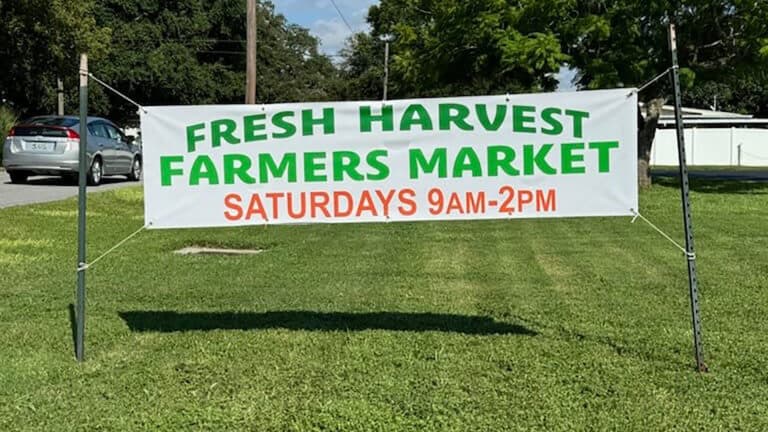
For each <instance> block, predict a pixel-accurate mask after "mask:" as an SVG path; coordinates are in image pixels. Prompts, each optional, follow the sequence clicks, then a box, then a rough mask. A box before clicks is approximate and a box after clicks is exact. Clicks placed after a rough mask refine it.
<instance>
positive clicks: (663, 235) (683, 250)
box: [629, 209, 696, 261]
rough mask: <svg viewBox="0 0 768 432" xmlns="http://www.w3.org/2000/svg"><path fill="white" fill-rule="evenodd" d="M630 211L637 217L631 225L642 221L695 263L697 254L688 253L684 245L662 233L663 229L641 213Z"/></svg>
mask: <svg viewBox="0 0 768 432" xmlns="http://www.w3.org/2000/svg"><path fill="white" fill-rule="evenodd" d="M629 211H630V212H632V214H633V215H635V217H633V218H632V221H631V222H630V223H635V221H636V220H637V219H638V218H640V219H642V220H643V221H644V222H645V223H647V224H648V225H649V226H650V227H651V228H653V229H654V230H656V232H657V233H659V234H661V235H662V237H664V238H665V239H667V240H669V242H670V243H672V244H673V245H675V247H677V248H678V249H680V250H681V251H682V252H683V254H685V256H686V257H687V258H688V261H695V260H696V253H695V252H688V250H687V249H685V248H684V247H683V246H682V245H680V243H678V242H676V241H675V240H674V239H673V238H672V237H670V236H669V235H667V233H665V232H664V231H662V230H661V228H659V227H657V226H656V225H654V224H653V222H651V221H649V220H648V219H647V218H646V217H645V216H643V215H641V214H640V213H639V212H637V211H635V209H629Z"/></svg>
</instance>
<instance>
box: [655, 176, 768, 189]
mask: <svg viewBox="0 0 768 432" xmlns="http://www.w3.org/2000/svg"><path fill="white" fill-rule="evenodd" d="M651 176H652V177H653V183H654V184H657V185H660V186H664V187H672V188H676V189H679V188H680V180H678V175H677V173H671V172H653V173H652V175H651ZM689 178H690V187H691V190H692V191H694V192H700V193H715V194H768V175H754V176H753V175H752V174H750V173H747V174H739V173H717V172H711V173H690V174H689Z"/></svg>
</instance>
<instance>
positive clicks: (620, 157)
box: [141, 89, 638, 228]
mask: <svg viewBox="0 0 768 432" xmlns="http://www.w3.org/2000/svg"><path fill="white" fill-rule="evenodd" d="M146 110H147V112H142V114H141V132H142V140H143V143H144V165H145V170H144V173H145V178H144V191H145V194H144V196H145V206H146V208H145V217H146V221H147V223H148V224H150V227H151V228H184V227H226V226H238V225H263V224H288V223H343V222H389V221H391V222H395V221H424V220H466V219H507V218H541V217H575V216H631V215H632V211H631V209H637V199H638V198H637V196H638V193H637V97H636V95H635V94H634V93H631V89H618V90H600V91H584V92H572V93H545V94H525V95H501V96H481V97H455V98H439V99H412V100H394V101H387V102H381V101H378V102H336V103H296V104H276V105H225V106H166V107H147V108H146Z"/></svg>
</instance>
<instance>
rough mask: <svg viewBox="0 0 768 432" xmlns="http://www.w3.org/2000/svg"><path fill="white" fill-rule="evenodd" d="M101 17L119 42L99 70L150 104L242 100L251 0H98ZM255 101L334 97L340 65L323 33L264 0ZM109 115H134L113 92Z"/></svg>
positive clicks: (261, 3) (260, 16)
mask: <svg viewBox="0 0 768 432" xmlns="http://www.w3.org/2000/svg"><path fill="white" fill-rule="evenodd" d="M99 3H100V7H99V9H98V11H97V21H98V22H99V24H100V25H102V26H105V27H109V28H112V29H113V33H114V43H113V45H112V50H111V51H110V55H109V58H108V59H107V61H106V62H104V63H102V64H99V65H97V66H95V68H96V71H97V72H96V73H97V74H98V75H100V76H103V77H104V78H105V79H107V80H109V81H110V82H112V83H113V84H114V85H116V86H117V87H118V88H120V89H121V90H122V91H123V92H125V93H127V94H132V95H136V99H138V100H139V101H140V102H141V103H143V104H145V105H152V104H155V105H168V104H227V103H242V102H243V99H244V94H243V90H244V88H245V70H246V63H245V59H246V56H245V48H246V43H245V36H246V15H245V5H244V2H243V1H240V0H216V1H203V0H190V1H186V2H165V1H160V0H99ZM258 17H259V22H258V49H257V64H258V69H257V74H258V76H257V102H259V103H274V102H293V101H300V100H307V101H314V100H328V99H335V97H336V91H337V87H336V86H337V81H336V79H337V76H336V75H337V73H336V70H335V69H334V67H333V65H332V63H331V62H330V60H329V59H328V58H327V57H326V56H323V55H321V54H320V53H319V51H318V41H317V39H316V38H314V37H312V36H311V35H310V34H309V32H308V31H307V30H306V29H304V28H301V27H298V26H295V25H291V24H289V23H288V22H287V21H286V20H285V17H283V16H282V15H279V14H276V13H275V11H274V6H273V4H272V3H271V2H269V1H262V2H260V10H259V14H258ZM109 99H110V109H109V112H110V115H111V116H112V117H115V118H119V119H125V120H127V121H130V120H133V121H136V120H137V118H136V116H135V108H134V107H132V106H131V105H129V104H126V103H125V102H123V101H121V100H119V99H117V98H115V97H113V96H109Z"/></svg>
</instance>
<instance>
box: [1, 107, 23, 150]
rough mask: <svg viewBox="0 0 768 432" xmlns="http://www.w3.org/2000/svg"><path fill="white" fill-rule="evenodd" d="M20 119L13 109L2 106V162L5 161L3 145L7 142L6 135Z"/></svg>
mask: <svg viewBox="0 0 768 432" xmlns="http://www.w3.org/2000/svg"><path fill="white" fill-rule="evenodd" d="M18 119H19V118H18V117H17V116H16V114H15V113H14V112H13V110H11V109H10V108H8V107H4V106H0V164H1V163H2V162H3V152H2V146H3V144H5V135H6V134H7V133H8V131H10V130H11V128H12V127H13V125H14V124H16V121H17V120H18Z"/></svg>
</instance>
